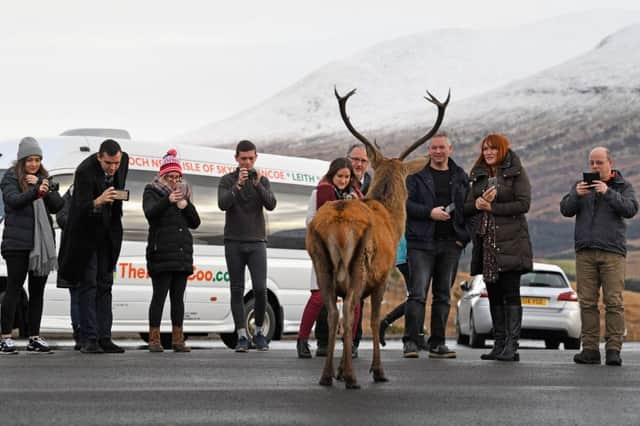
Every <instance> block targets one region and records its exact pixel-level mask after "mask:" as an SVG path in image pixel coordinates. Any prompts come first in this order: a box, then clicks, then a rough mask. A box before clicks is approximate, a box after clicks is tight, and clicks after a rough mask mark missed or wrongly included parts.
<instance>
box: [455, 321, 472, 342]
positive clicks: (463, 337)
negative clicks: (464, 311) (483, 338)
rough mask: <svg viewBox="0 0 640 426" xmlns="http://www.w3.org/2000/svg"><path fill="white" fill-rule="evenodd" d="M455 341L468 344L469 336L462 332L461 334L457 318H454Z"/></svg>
mask: <svg viewBox="0 0 640 426" xmlns="http://www.w3.org/2000/svg"><path fill="white" fill-rule="evenodd" d="M456 335H457V338H456V343H457V344H459V345H468V344H469V336H466V335H464V334H462V332H461V331H460V323H459V322H458V320H457V318H456Z"/></svg>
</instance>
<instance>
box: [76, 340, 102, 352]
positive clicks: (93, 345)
mask: <svg viewBox="0 0 640 426" xmlns="http://www.w3.org/2000/svg"><path fill="white" fill-rule="evenodd" d="M80 352H82V353H83V354H103V353H104V350H103V349H102V348H101V347H100V345H98V342H96V341H95V340H87V341H86V342H85V344H84V345H83V346H82V347H81V348H80Z"/></svg>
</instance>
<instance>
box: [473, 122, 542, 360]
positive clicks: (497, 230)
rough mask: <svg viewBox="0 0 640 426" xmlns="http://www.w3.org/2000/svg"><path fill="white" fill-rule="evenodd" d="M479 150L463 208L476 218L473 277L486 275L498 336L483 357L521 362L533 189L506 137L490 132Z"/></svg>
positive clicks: (531, 254) (530, 250) (531, 259)
mask: <svg viewBox="0 0 640 426" xmlns="http://www.w3.org/2000/svg"><path fill="white" fill-rule="evenodd" d="M480 149H481V151H480V156H479V157H478V160H477V161H476V162H475V164H474V166H473V168H472V170H471V173H470V174H469V178H470V180H471V184H472V187H471V191H469V195H468V197H467V201H466V203H465V208H464V210H465V215H467V216H472V217H473V219H472V227H473V236H472V239H473V252H472V256H471V274H472V275H476V274H483V277H484V281H485V283H486V286H487V293H488V294H489V306H490V311H491V320H492V323H493V331H494V337H495V343H494V346H493V349H492V350H491V352H489V353H488V354H484V355H482V357H481V358H482V359H485V360H493V359H497V360H500V361H518V360H519V359H520V356H519V354H518V352H517V351H518V339H519V338H520V328H521V325H522V305H521V302H520V276H521V275H522V274H523V273H525V272H529V271H531V270H532V268H533V253H532V249H531V241H530V239H529V230H528V226H527V219H526V217H525V214H526V213H527V212H528V211H529V206H530V204H531V185H530V184H529V178H528V176H527V173H526V171H525V169H524V167H523V166H522V163H521V162H520V158H519V157H518V156H517V155H516V153H515V152H513V151H512V150H511V149H509V140H508V139H507V138H505V137H504V136H502V135H498V134H490V135H488V136H487V137H485V138H484V139H483V140H482V143H481V145H480Z"/></svg>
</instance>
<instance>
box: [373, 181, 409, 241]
mask: <svg viewBox="0 0 640 426" xmlns="http://www.w3.org/2000/svg"><path fill="white" fill-rule="evenodd" d="M367 198H370V199H372V200H376V201H378V202H379V203H380V204H382V205H383V206H384V208H385V209H387V211H388V212H389V214H390V216H391V220H392V222H393V223H392V228H393V229H394V230H395V232H396V234H397V235H396V237H397V239H398V240H400V237H401V236H402V234H404V228H405V222H406V220H407V207H406V205H407V190H406V187H405V186H404V182H402V184H401V185H392V184H385V182H384V181H383V182H373V183H372V185H371V189H370V190H369V193H368V194H367Z"/></svg>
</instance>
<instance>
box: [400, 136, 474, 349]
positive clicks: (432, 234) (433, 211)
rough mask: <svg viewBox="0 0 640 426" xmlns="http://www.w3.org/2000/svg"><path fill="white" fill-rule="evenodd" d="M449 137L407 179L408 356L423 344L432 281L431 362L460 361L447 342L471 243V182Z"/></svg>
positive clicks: (438, 139)
mask: <svg viewBox="0 0 640 426" xmlns="http://www.w3.org/2000/svg"><path fill="white" fill-rule="evenodd" d="M451 151H452V147H451V143H450V141H449V138H448V136H447V135H446V134H445V133H439V134H437V135H436V136H434V137H433V138H432V139H431V141H430V144H429V155H430V160H429V163H427V165H426V167H425V168H424V169H423V170H422V171H420V172H418V173H416V174H413V175H410V176H409V177H408V178H407V190H408V198H407V226H406V233H405V236H406V239H407V258H408V262H409V269H410V271H411V274H410V279H409V283H407V286H408V290H409V296H408V298H407V303H406V308H405V309H406V312H405V324H406V325H405V335H404V337H403V342H404V356H405V357H406V358H417V357H418V352H419V348H420V347H421V346H422V345H421V344H422V342H420V341H419V339H420V336H419V333H420V332H421V331H422V327H423V324H424V315H425V301H426V298H427V290H428V288H429V283H432V302H431V335H430V337H429V340H428V342H427V346H428V350H429V357H430V358H455V356H456V353H455V352H453V351H451V350H450V349H449V348H448V347H447V346H446V344H445V331H446V326H447V319H448V317H449V308H450V305H451V293H450V291H451V286H452V285H453V281H454V279H455V277H456V272H457V270H458V261H459V259H460V254H461V252H462V249H463V248H464V246H465V245H466V244H467V243H468V242H469V239H470V237H469V232H468V230H467V226H466V222H465V218H464V214H463V210H464V201H465V199H466V197H467V192H468V188H469V178H468V176H467V174H466V173H465V172H464V170H462V168H460V167H459V166H458V165H457V164H456V163H455V162H454V161H453V160H452V159H451V158H449V155H450V154H451Z"/></svg>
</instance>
